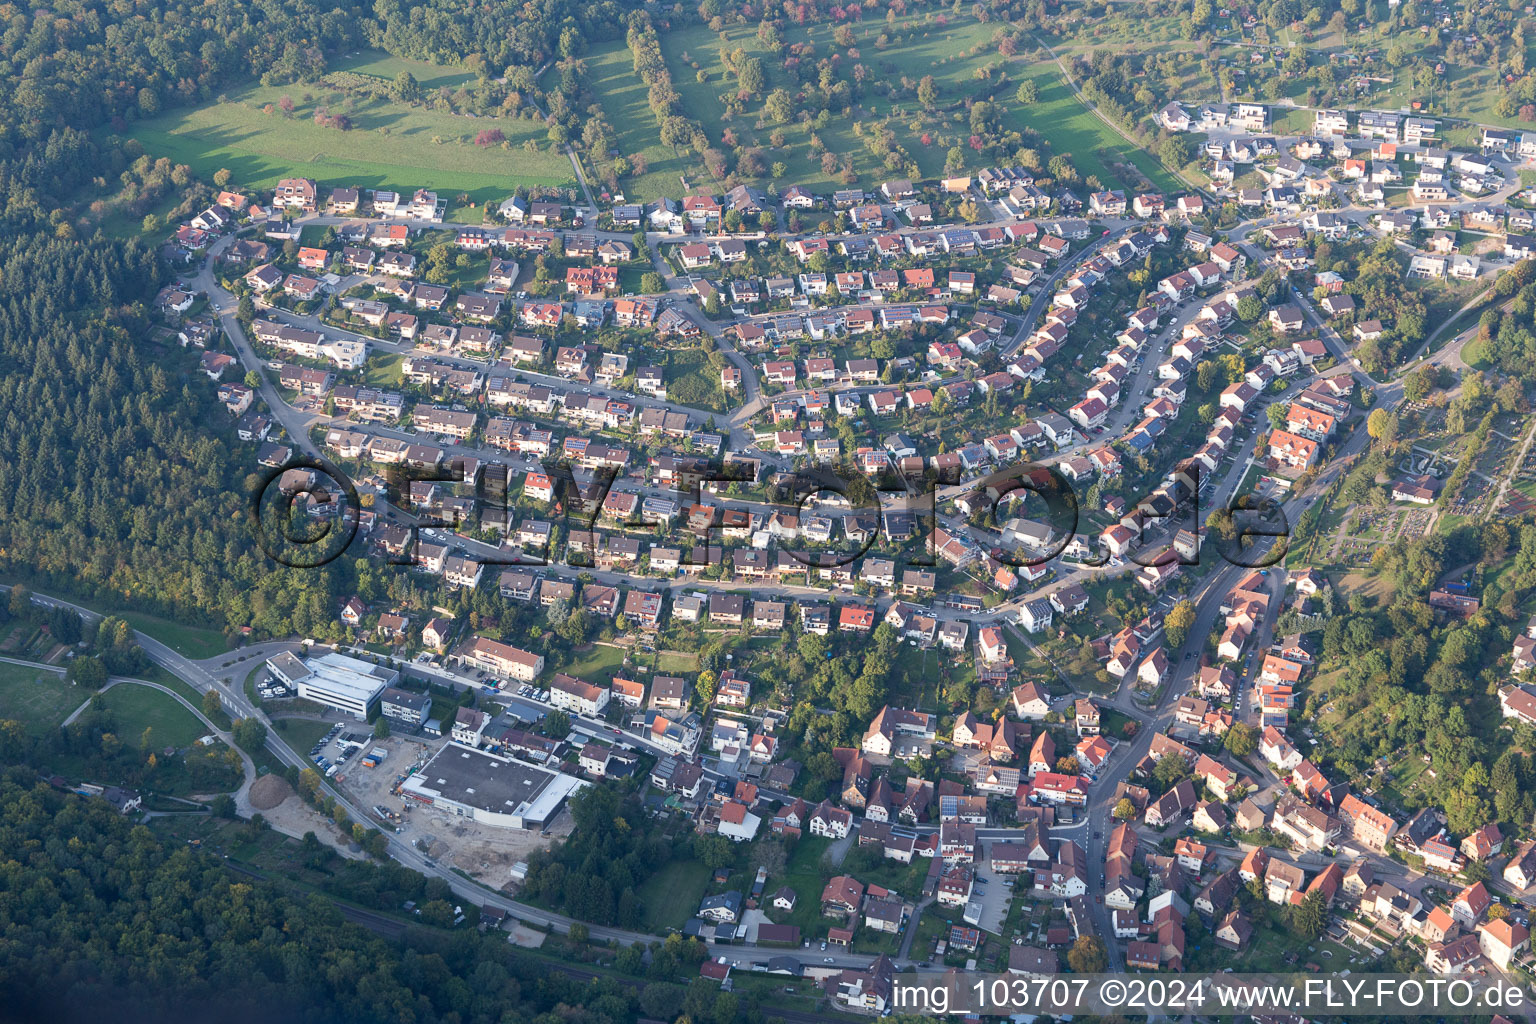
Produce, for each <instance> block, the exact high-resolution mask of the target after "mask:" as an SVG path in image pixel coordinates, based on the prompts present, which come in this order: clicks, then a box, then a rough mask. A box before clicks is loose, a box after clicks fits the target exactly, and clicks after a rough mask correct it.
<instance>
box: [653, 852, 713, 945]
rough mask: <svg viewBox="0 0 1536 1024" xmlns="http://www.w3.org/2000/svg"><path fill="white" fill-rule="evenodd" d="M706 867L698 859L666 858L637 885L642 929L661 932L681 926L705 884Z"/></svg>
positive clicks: (701, 897)
mask: <svg viewBox="0 0 1536 1024" xmlns="http://www.w3.org/2000/svg"><path fill="white" fill-rule="evenodd" d="M709 874H710V872H709V868H707V867H705V866H704V865H703V864H702V863H700V862H699V861H696V860H694V859H693V858H691V857H690V858H689V859H687V860H674V861H669V862H668V863H667V864H666V865H665V866H664V867H662V868H661V870H659V871H657V872H656V873H655V874H653V875H651V876H650V877H649V878H647V879H646V880H645V882H644V883H643V884H642V885H641V886H640V890H639V892H638V893H636V895H638V896H639V897H640V901H641V902H642V903H644V904H645V930H646V931H648V932H651V933H652V934H657V935H664V934H666V933H667V932H669V931H676V930H681V929H682V927H683V925H684V924H685V923H687V921H688V919H689V918H690V917H692V916H693V914H694V911H696V910H698V908H699V901H700V900H702V899H703V898H704V891H705V887H706V886H708V885H709Z"/></svg>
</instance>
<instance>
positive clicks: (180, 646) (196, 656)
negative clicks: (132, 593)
mask: <svg viewBox="0 0 1536 1024" xmlns="http://www.w3.org/2000/svg"><path fill="white" fill-rule="evenodd" d="M113 614H115V615H120V616H121V617H122V618H124V619H126V620H127V622H128V624H129V625H130V626H132V627H133V628H134V629H136V630H138V631H139V632H141V633H144V634H145V635H147V636H151V637H153V638H154V639H156V640H159V641H160V642H161V643H163V644H165V645H166V646H167V647H169V648H171V649H172V650H173V651H175V652H176V653H177V654H180V655H182V656H184V657H187V658H191V659H193V660H194V661H200V660H202V659H203V658H213V657H217V656H218V655H220V654H223V653H224V652H225V651H227V650H229V645H228V644H226V643H225V642H224V634H222V633H220V632H219V631H218V630H216V629H203V628H201V627H199V626H188V625H186V624H185V623H182V622H172V621H171V620H170V619H161V618H157V617H156V616H153V615H147V614H145V613H143V612H114V613H113Z"/></svg>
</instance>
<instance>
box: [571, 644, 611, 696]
mask: <svg viewBox="0 0 1536 1024" xmlns="http://www.w3.org/2000/svg"><path fill="white" fill-rule="evenodd" d="M623 665H624V649H623V648H622V647H611V646H608V645H606V644H593V645H592V646H591V647H590V648H588V649H587V650H585V651H579V652H577V653H576V656H575V657H574V658H573V659H572V660H571V661H570V662H569V663H568V664H566V665H565V666H563V667H562V668H561V669H560V671H562V672H566V673H569V674H570V675H573V676H575V677H576V678H578V679H585V680H587V681H588V682H591V683H595V684H597V685H599V686H601V685H603V684H605V683H607V682H609V681H611V680H612V679H613V677H614V675H616V674H617V673H618V672H619V670H620V669H621V668H622V667H623Z"/></svg>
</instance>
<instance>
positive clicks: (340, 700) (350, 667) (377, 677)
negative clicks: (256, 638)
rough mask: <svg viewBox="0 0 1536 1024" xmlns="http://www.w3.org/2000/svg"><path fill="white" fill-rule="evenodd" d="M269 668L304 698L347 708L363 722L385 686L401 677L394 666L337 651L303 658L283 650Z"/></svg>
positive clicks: (347, 710) (344, 709) (348, 712)
mask: <svg viewBox="0 0 1536 1024" xmlns="http://www.w3.org/2000/svg"><path fill="white" fill-rule="evenodd" d="M267 668H268V669H270V670H271V672H272V674H273V675H274V676H275V677H277V678H278V679H281V680H282V681H283V682H285V683H287V684H288V685H289V686H290V687H293V688H294V689H296V690H298V691H299V696H300V697H302V698H304V699H305V700H312V701H316V702H318V703H320V704H325V705H327V706H329V707H333V708H336V709H338V710H340V711H344V712H346V713H347V714H349V715H351V716H352V717H353V718H356V719H358V720H360V721H362V720H366V719H367V718H368V712H369V711H370V710H371V709H372V707H373V705H374V703H375V702H376V701H377V700H378V699H379V695H380V694H381V693H383V692H384V688H385V687H387V686H393V685H394V684H395V683H397V682H399V680H400V673H399V671H397V670H395V669H392V668H387V667H385V666H383V665H375V664H373V663H372V662H367V661H363V660H362V659H361V658H349V657H348V656H347V655H345V654H337V653H336V652H335V651H332V652H330V653H328V654H322V655H320V656H319V657H318V658H309V659H306V660H303V661H301V660H300V659H299V658H297V657H296V656H294V655H293V654H291V653H289V652H287V651H284V652H283V653H282V654H279V655H277V656H276V657H273V658H268V659H267Z"/></svg>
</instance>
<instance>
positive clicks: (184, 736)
mask: <svg viewBox="0 0 1536 1024" xmlns="http://www.w3.org/2000/svg"><path fill="white" fill-rule="evenodd" d="M101 699H102V701H103V702H104V703H105V704H106V706H107V707H109V708H111V709H112V712H113V713H114V714H115V715H116V716H117V734H118V736H120V737H124V738H125V740H126V741H127V742H130V743H137V742H138V739H139V737H140V736H141V735H143V733H144V730H145V729H151V730H153V732H152V733H151V735H152V736H153V737H154V746H156V747H162V746H168V747H186V746H190V745H192V744H193V743H195V742H197V738H198V737H199V736H203V735H206V734H207V732H208V728H207V726H205V725H203V723H202V722H200V721H198V719H197V716H196V715H194V714H192V712H190V711H188V710H187V709H186V708H184V707H182V706H181V705H180V704H179V703H177V702H176V700H175V699H174V698H173V697H170V696H168V695H167V694H164V693H162V692H160V691H159V690H156V689H153V688H151V687H148V686H135V685H134V684H132V683H119V684H118V685H116V686H114V687H112V689H110V690H108V691H107V692H106V693H104V694H102V697H101Z"/></svg>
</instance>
